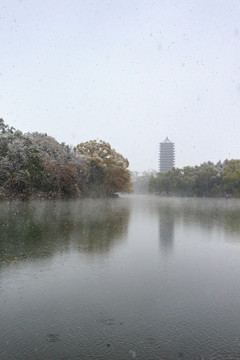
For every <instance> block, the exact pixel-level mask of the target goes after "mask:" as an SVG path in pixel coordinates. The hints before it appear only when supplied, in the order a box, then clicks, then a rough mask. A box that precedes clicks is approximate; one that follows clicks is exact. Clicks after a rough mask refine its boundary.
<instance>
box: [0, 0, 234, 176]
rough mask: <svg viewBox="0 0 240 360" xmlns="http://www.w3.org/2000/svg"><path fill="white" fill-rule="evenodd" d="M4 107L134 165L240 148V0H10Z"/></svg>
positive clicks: (2, 70)
mask: <svg viewBox="0 0 240 360" xmlns="http://www.w3.org/2000/svg"><path fill="white" fill-rule="evenodd" d="M0 84H1V86H0V117H2V118H3V119H4V120H5V123H7V124H9V125H12V126H14V127H15V128H17V129H20V130H22V131H23V132H28V131H30V132H33V131H38V132H44V133H47V134H48V135H51V136H54V137H55V138H56V139H57V140H58V141H60V142H62V141H64V142H66V143H67V144H70V145H76V144H78V143H80V142H82V141H87V140H91V139H102V140H105V141H107V142H110V144H111V145H112V147H113V148H115V150H117V151H118V152H120V153H121V154H122V155H124V156H125V157H127V158H128V160H129V161H130V169H131V170H138V171H143V170H149V169H155V170H157V169H158V152H159V142H161V141H163V140H164V139H165V138H166V136H168V137H169V139H170V140H172V141H173V142H175V147H176V167H183V166H187V165H199V164H200V163H203V162H205V161H208V160H210V161H213V162H217V161H218V160H224V159H226V158H229V159H231V158H235V159H237V158H240V136H239V135H240V1H239V0H175V1H174V0H155V1H151V0H146V1H144V0H113V1H111V0H109V1H108V0H89V1H87V0H0Z"/></svg>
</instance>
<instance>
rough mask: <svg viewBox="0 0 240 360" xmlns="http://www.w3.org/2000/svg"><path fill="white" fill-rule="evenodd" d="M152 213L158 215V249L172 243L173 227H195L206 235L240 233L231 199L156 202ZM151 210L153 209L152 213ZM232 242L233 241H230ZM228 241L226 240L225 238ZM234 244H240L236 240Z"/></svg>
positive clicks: (239, 211)
mask: <svg viewBox="0 0 240 360" xmlns="http://www.w3.org/2000/svg"><path fill="white" fill-rule="evenodd" d="M153 201H154V202H155V209H157V211H158V214H159V228H160V232H159V236H160V243H161V246H162V247H164V246H163V244H164V243H165V245H166V244H168V245H169V249H170V248H172V246H170V244H171V243H172V244H173V242H174V227H175V228H176V224H178V225H180V224H182V225H183V226H186V227H190V226H191V227H192V226H198V227H199V228H201V229H206V230H207V231H223V232H224V233H231V234H235V235H238V234H239V233H240V202H239V200H232V199H231V200H230V199H186V198H184V199H181V198H157V200H156V199H155V200H153ZM151 210H152V209H151ZM230 239H231V240H233V238H232V237H230ZM226 240H227V241H229V237H228V236H226ZM234 241H240V238H239V237H238V236H235V237H234Z"/></svg>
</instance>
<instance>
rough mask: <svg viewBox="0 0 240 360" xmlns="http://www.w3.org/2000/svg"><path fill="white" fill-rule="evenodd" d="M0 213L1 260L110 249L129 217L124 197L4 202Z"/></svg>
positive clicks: (0, 206) (121, 232)
mask: <svg viewBox="0 0 240 360" xmlns="http://www.w3.org/2000/svg"><path fill="white" fill-rule="evenodd" d="M0 214H1V215H0V229H1V232H0V261H3V260H6V259H9V260H13V259H15V258H17V259H18V260H20V259H26V258H39V257H42V256H52V255H54V254H55V253H56V252H64V251H66V250H69V249H70V248H71V247H72V245H74V244H77V247H78V248H79V249H80V251H84V252H106V251H109V249H110V248H111V247H112V246H113V245H114V242H115V241H117V240H119V239H120V238H121V236H122V235H123V233H124V232H125V230H126V228H127V225H128V217H129V212H128V208H127V207H125V206H124V205H123V203H122V202H121V200H120V199H109V200H94V201H93V200H91V201H89V200H81V201H80V200H76V201H62V200H60V201H47V200H45V201H31V202H2V203H1V204H0Z"/></svg>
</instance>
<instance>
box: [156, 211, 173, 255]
mask: <svg viewBox="0 0 240 360" xmlns="http://www.w3.org/2000/svg"><path fill="white" fill-rule="evenodd" d="M174 222H175V215H174V213H173V212H172V211H171V209H170V208H169V207H167V208H166V209H163V208H161V209H160V211H159V243H160V248H161V251H162V252H163V254H165V255H168V254H170V253H171V252H172V251H173V246H174Z"/></svg>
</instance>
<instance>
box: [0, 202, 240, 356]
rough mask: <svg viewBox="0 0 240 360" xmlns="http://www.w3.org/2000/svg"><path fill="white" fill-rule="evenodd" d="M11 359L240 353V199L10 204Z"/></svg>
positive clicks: (1, 329)
mask: <svg viewBox="0 0 240 360" xmlns="http://www.w3.org/2000/svg"><path fill="white" fill-rule="evenodd" d="M0 214H1V215H0V229H1V232H0V339H1V340H0V359H1V360H12V359H14V360H15V359H17V360H18V359H24V360H29V359H39V360H40V359H41V360H42V359H53V360H55V359H58V360H59V359H111V360H114V359H124V360H125V359H144V360H146V359H191V360H194V359H240V280H239V279H240V201H238V200H208V199H194V200H190V199H172V198H157V197H148V196H135V197H134V196H129V197H125V198H120V199H110V200H81V201H32V202H1V203H0Z"/></svg>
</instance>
